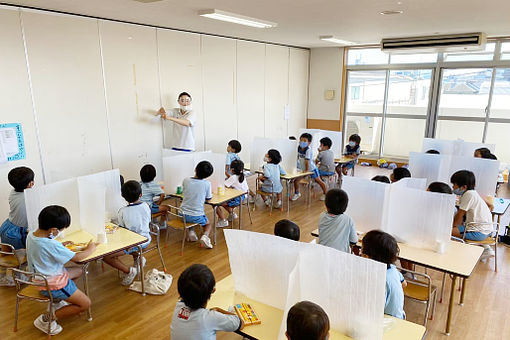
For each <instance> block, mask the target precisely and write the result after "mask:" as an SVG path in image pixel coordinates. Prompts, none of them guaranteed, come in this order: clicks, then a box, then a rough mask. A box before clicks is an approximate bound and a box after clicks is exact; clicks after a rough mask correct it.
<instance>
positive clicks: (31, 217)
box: [25, 178, 104, 233]
mask: <svg viewBox="0 0 510 340" xmlns="http://www.w3.org/2000/svg"><path fill="white" fill-rule="evenodd" d="M78 190H79V189H78V181H77V180H76V178H72V179H67V180H64V181H60V182H55V183H51V184H46V185H43V186H37V187H33V188H31V189H27V190H25V204H26V209H27V218H28V229H29V230H30V231H34V230H36V229H37V228H38V226H39V223H38V217H39V213H40V212H41V210H43V209H44V208H45V207H47V206H49V205H61V206H63V207H64V208H66V209H67V211H69V214H70V215H71V226H70V227H69V228H67V229H66V233H71V232H73V231H78V230H80V229H81V218H80V195H79V191H78ZM101 223H102V224H103V223H104V216H103V220H102V221H101Z"/></svg>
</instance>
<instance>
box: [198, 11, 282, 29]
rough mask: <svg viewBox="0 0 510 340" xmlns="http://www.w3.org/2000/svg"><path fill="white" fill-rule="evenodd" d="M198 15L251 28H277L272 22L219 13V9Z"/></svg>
mask: <svg viewBox="0 0 510 340" xmlns="http://www.w3.org/2000/svg"><path fill="white" fill-rule="evenodd" d="M198 15H200V16H202V17H206V18H210V19H216V20H221V21H227V22H232V23H234V24H240V25H246V26H250V27H256V28H271V27H276V26H277V24H276V23H274V22H270V21H264V20H260V19H255V18H250V17H245V16H243V15H239V14H235V13H229V12H224V11H219V10H217V9H208V10H204V11H199V12H198Z"/></svg>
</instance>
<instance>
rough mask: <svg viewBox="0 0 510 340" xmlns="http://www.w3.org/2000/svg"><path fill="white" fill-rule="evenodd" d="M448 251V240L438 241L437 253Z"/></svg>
mask: <svg viewBox="0 0 510 340" xmlns="http://www.w3.org/2000/svg"><path fill="white" fill-rule="evenodd" d="M445 251H446V242H442V241H436V253H438V254H444V252H445Z"/></svg>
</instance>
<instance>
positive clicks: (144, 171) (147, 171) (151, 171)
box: [140, 164, 156, 183]
mask: <svg viewBox="0 0 510 340" xmlns="http://www.w3.org/2000/svg"><path fill="white" fill-rule="evenodd" d="M140 178H141V179H142V182H143V183H148V182H152V181H153V180H154V178H156V168H155V167H154V165H152V164H145V165H144V166H142V168H141V169H140Z"/></svg>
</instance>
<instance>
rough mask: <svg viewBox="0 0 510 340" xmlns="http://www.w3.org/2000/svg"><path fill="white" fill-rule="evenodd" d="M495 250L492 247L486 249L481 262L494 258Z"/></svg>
mask: <svg viewBox="0 0 510 340" xmlns="http://www.w3.org/2000/svg"><path fill="white" fill-rule="evenodd" d="M494 255H495V254H494V250H493V249H492V248H491V247H484V250H483V253H482V256H481V257H480V259H481V260H486V259H489V258H491V257H494Z"/></svg>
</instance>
